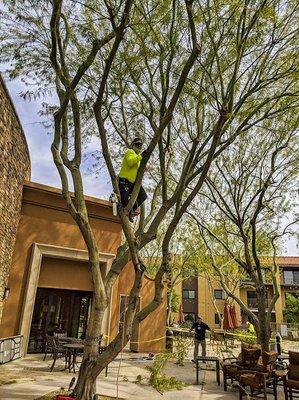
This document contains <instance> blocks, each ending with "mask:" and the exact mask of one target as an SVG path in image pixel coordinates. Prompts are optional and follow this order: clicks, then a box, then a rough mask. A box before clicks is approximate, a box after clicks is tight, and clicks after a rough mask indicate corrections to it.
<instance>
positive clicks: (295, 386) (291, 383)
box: [283, 351, 299, 400]
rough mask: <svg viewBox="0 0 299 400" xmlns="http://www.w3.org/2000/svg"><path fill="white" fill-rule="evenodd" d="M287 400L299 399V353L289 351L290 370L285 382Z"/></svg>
mask: <svg viewBox="0 0 299 400" xmlns="http://www.w3.org/2000/svg"><path fill="white" fill-rule="evenodd" d="M283 384H284V385H283V386H284V395H285V400H288V399H291V400H293V399H298V398H299V353H298V352H295V351H289V369H288V372H287V374H286V375H285V377H284V380H283Z"/></svg>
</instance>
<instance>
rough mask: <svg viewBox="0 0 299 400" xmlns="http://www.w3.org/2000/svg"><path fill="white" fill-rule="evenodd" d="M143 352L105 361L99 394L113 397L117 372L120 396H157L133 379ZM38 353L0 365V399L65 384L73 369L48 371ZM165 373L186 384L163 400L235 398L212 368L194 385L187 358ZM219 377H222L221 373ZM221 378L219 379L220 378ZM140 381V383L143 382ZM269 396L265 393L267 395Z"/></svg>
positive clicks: (147, 399)
mask: <svg viewBox="0 0 299 400" xmlns="http://www.w3.org/2000/svg"><path fill="white" fill-rule="evenodd" d="M143 356H144V355H143V354H134V353H129V352H125V353H124V354H123V358H122V360H121V357H118V358H117V359H116V360H114V361H113V362H112V363H111V364H110V365H109V370H108V377H105V374H104V373H102V374H101V375H100V376H99V378H98V381H97V392H98V393H99V394H102V395H107V396H111V397H117V376H118V369H119V377H118V396H119V398H120V399H121V398H122V399H132V400H134V399H135V400H137V399H139V400H140V399H144V400H158V399H161V394H160V393H158V392H157V391H156V390H155V389H153V388H152V387H151V386H149V385H148V383H147V379H143V380H142V383H141V384H137V383H135V381H136V377H137V376H138V375H141V376H142V377H143V378H147V377H148V376H149V371H148V370H147V369H146V366H147V365H150V364H151V363H152V361H148V360H143V359H142V357H143ZM42 357H43V356H42V355H29V356H27V357H26V358H23V359H19V360H16V361H14V362H12V363H9V364H5V365H2V366H0V376H1V381H2V383H3V381H5V380H6V382H7V384H2V386H0V399H1V400H16V399H19V400H34V399H36V398H38V397H40V396H42V395H44V394H46V393H49V392H51V391H54V390H57V389H59V388H61V387H64V388H67V387H68V385H69V382H70V380H71V378H72V377H73V376H76V375H77V373H76V374H74V373H69V372H66V371H61V369H62V368H63V366H64V364H63V362H62V361H61V360H59V361H58V363H57V366H55V369H54V371H53V372H52V373H50V372H49V370H50V365H51V359H50V357H49V358H48V359H47V360H46V361H43V360H42ZM165 373H166V374H167V375H169V376H175V377H176V378H178V379H181V380H182V381H183V382H185V383H186V385H187V386H186V387H185V388H184V389H183V390H180V391H170V392H165V393H164V394H163V398H164V399H166V400H181V399H184V400H191V399H192V400H201V399H202V400H212V399H215V400H234V399H236V400H237V399H238V391H237V390H236V389H232V388H231V389H229V391H228V392H224V391H223V386H222V384H221V386H217V383H216V378H215V371H212V370H201V372H200V384H199V385H196V369H195V366H194V364H192V363H191V362H190V361H189V360H188V361H186V363H185V366H184V367H180V366H178V365H176V364H175V363H174V362H170V363H169V364H168V365H167V367H166V369H165ZM221 378H222V377H221ZM221 381H222V379H221ZM143 382H144V383H143ZM279 392H280V394H279V399H283V398H284V396H283V393H282V391H281V389H280V390H279ZM271 398H273V396H271V395H269V399H271Z"/></svg>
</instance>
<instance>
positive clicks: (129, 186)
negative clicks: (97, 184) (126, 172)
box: [118, 178, 147, 211]
mask: <svg viewBox="0 0 299 400" xmlns="http://www.w3.org/2000/svg"><path fill="white" fill-rule="evenodd" d="M118 183H119V191H120V197H121V205H122V206H123V207H126V205H127V204H128V203H129V200H130V197H131V194H132V192H133V189H134V183H132V182H130V181H128V180H127V179H125V178H119V181H118ZM146 199H147V194H146V192H145V190H144V189H143V187H142V186H140V189H139V193H138V196H137V199H136V202H135V204H134V206H133V211H136V210H137V208H138V207H140V206H141V204H142V203H143V202H144V201H145V200H146Z"/></svg>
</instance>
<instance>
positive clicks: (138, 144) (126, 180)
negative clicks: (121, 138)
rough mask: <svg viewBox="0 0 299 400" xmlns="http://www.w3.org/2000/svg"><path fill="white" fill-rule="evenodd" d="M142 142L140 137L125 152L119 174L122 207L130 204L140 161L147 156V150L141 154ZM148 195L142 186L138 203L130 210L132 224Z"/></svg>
mask: <svg viewBox="0 0 299 400" xmlns="http://www.w3.org/2000/svg"><path fill="white" fill-rule="evenodd" d="M142 144H143V142H142V140H141V139H140V138H139V137H136V138H135V139H134V140H133V141H132V143H131V145H130V147H129V148H128V150H127V151H126V152H125V155H124V158H123V161H122V165H121V169H120V173H119V191H120V197H121V205H122V207H126V205H127V204H128V203H129V200H130V196H131V194H132V192H133V189H134V184H135V180H136V177H137V172H138V168H139V165H140V161H141V160H142V156H144V155H145V152H146V150H144V151H143V152H142V153H141V149H142ZM146 198H147V194H146V192H145V190H144V189H143V187H142V186H140V189H139V193H138V196H137V199H136V202H135V204H134V206H133V209H132V210H130V214H129V219H130V221H131V222H133V221H134V217H135V216H136V215H139V213H140V210H139V207H140V206H141V204H142V203H143V202H144V201H145V200H146Z"/></svg>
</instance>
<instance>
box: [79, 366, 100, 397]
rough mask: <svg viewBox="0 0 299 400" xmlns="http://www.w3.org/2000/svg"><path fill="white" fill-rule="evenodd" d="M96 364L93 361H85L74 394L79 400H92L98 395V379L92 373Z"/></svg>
mask: <svg viewBox="0 0 299 400" xmlns="http://www.w3.org/2000/svg"><path fill="white" fill-rule="evenodd" d="M94 366H95V362H94V361H93V360H92V359H86V360H83V362H82V364H81V367H80V370H79V375H78V380H77V384H76V388H75V390H74V394H75V395H76V397H77V399H78V400H92V399H93V397H94V395H95V394H96V379H97V376H95V375H94V374H93V373H92V371H93V368H94Z"/></svg>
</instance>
